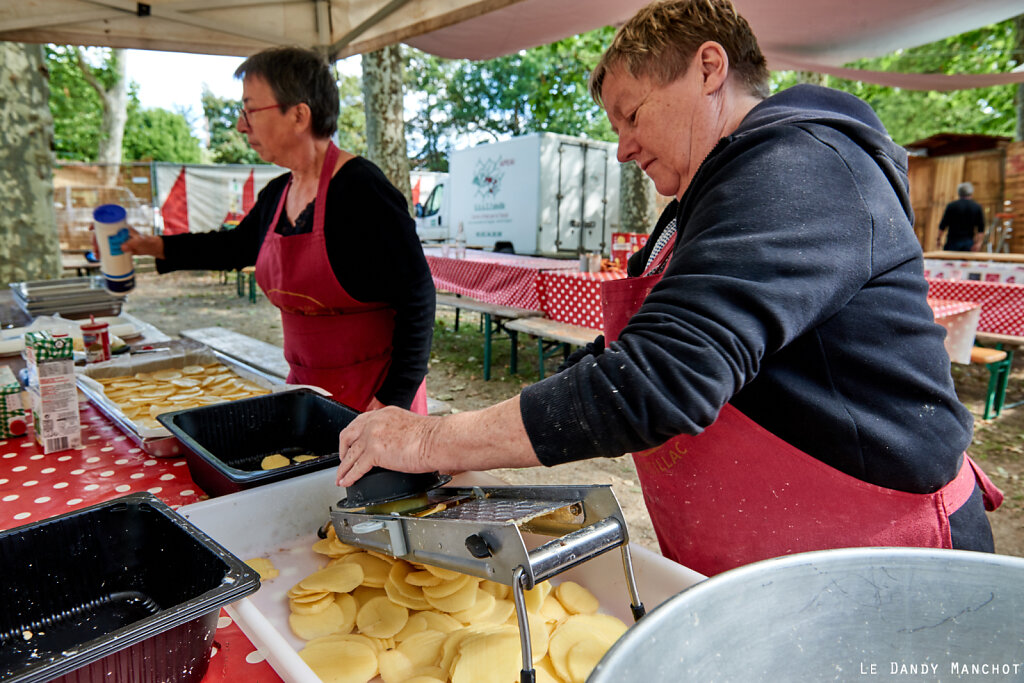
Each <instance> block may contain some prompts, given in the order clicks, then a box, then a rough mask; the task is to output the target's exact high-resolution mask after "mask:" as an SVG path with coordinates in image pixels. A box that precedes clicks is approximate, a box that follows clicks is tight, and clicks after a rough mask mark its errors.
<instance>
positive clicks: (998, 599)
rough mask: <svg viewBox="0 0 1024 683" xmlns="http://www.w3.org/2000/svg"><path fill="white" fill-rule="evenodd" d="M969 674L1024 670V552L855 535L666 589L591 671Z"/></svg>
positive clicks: (829, 676)
mask: <svg viewBox="0 0 1024 683" xmlns="http://www.w3.org/2000/svg"><path fill="white" fill-rule="evenodd" d="M960 677H963V678H964V679H966V680H982V679H984V680H1016V681H1019V680H1024V558H1019V557H1009V556H1006V555H990V554H987V553H974V552H967V551H959V550H932V549H921V548H849V549H842V550H825V551H818V552H812V553H801V554H798V555H789V556H786V557H782V558H777V559H772V560H765V561H763V562H757V563H754V564H750V565H747V566H744V567H740V568H738V569H734V570H732V571H729V572H725V573H723V574H719V575H718V576H715V577H712V578H710V579H708V580H706V581H702V582H701V583H698V584H696V585H694V586H693V587H691V588H688V589H687V590H685V591H683V592H682V593H679V594H678V595H676V596H675V597H672V598H670V599H669V600H667V601H666V602H665V603H663V604H662V605H660V606H659V607H658V608H657V609H655V610H653V611H652V612H651V613H650V614H648V615H647V616H646V617H644V618H643V619H641V620H640V621H639V622H638V623H637V624H636V625H635V626H633V627H632V628H631V629H630V630H629V631H627V632H626V633H625V635H623V637H622V638H621V639H620V640H619V641H618V642H617V643H616V644H615V645H614V646H613V647H612V649H611V650H609V651H608V653H607V654H606V655H605V657H604V659H602V660H601V662H600V664H598V666H597V668H595V669H594V671H593V673H592V674H591V676H590V678H588V679H587V681H588V683H610V682H613V681H614V682H615V683H620V682H621V681H644V682H645V683H654V682H655V681H702V682H706V681H743V682H744V683H749V681H825V680H839V681H848V680H856V679H865V680H868V679H877V678H884V679H886V680H894V681H898V680H918V681H919V680H930V681H934V680H956V679H958V678H960ZM975 677H977V678H975Z"/></svg>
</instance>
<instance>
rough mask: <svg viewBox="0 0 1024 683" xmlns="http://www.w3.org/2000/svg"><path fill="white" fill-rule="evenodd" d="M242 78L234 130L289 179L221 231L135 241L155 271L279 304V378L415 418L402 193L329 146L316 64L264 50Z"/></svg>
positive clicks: (422, 325)
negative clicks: (220, 276) (234, 276)
mask: <svg viewBox="0 0 1024 683" xmlns="http://www.w3.org/2000/svg"><path fill="white" fill-rule="evenodd" d="M236 76H239V77H244V78H243V97H242V103H243V104H242V106H243V109H242V111H241V113H240V116H239V121H238V130H239V131H240V132H242V133H244V134H245V135H246V136H247V137H248V139H249V143H250V144H251V145H252V147H253V149H255V150H256V151H257V152H259V154H260V155H261V157H262V158H263V159H265V160H266V161H270V162H272V163H276V164H278V165H280V166H284V167H286V168H289V169H290V170H291V173H290V174H286V175H284V176H280V177H278V178H275V179H274V180H272V181H270V183H268V185H267V187H266V188H265V189H264V190H263V191H262V192H261V193H260V195H259V198H258V200H257V201H256V203H255V205H254V206H253V207H252V208H251V210H249V211H248V213H247V214H246V216H245V218H244V219H243V220H242V221H241V223H240V224H239V225H238V227H236V228H234V229H233V230H230V231H226V232H212V233H200V234H183V235H173V236H165V237H146V238H144V237H136V238H134V239H133V240H131V241H129V242H128V243H127V244H126V245H125V246H126V250H130V251H133V252H134V253H151V254H153V255H155V256H157V257H158V261H157V268H158V270H159V271H160V272H166V271H169V270H174V269H179V268H223V269H231V268H242V267H245V266H248V265H253V264H255V266H256V280H257V282H258V283H259V285H260V287H261V288H262V289H263V291H264V293H266V295H267V298H268V299H269V300H270V302H271V303H272V304H274V305H275V306H276V307H277V308H279V309H280V310H281V324H282V330H283V333H284V352H285V358H286V360H287V361H288V364H289V367H290V372H289V375H288V382H289V383H292V384H309V385H314V386H318V387H320V388H323V389H325V390H327V391H329V392H330V393H331V394H332V396H333V397H334V398H335V399H337V400H338V401H340V402H342V403H344V404H346V405H348V406H351V407H352V408H355V409H356V410H359V411H365V410H371V409H375V408H380V407H382V406H384V405H397V406H401V407H403V408H410V409H411V410H413V411H415V412H418V413H421V414H426V389H425V383H424V377H425V375H426V370H427V361H428V358H429V352H430V341H431V337H432V334H433V312H434V296H435V294H434V288H433V281H432V278H431V277H430V271H429V268H428V267H427V264H426V260H425V258H424V257H423V251H422V247H421V246H420V243H419V240H418V238H417V236H416V234H415V228H414V224H413V221H412V219H411V218H410V217H409V213H408V208H407V206H406V202H405V199H404V198H403V197H402V196H401V194H400V193H399V192H398V191H397V190H396V189H395V188H394V187H393V186H391V184H390V183H389V182H388V181H387V180H386V179H385V178H384V176H383V174H382V173H381V172H380V170H379V169H377V168H376V167H375V166H373V165H372V164H371V163H370V162H368V161H366V160H365V159H362V158H359V157H355V156H353V155H352V154H349V153H348V152H342V151H341V150H339V149H338V147H336V146H335V145H334V143H333V142H331V140H330V136H331V135H332V134H333V133H334V131H335V130H336V127H337V114H338V96H337V86H336V84H335V82H334V79H333V77H332V76H331V73H330V68H329V67H328V65H327V63H326V62H325V61H324V60H323V59H322V58H320V57H319V56H318V55H316V54H315V53H312V52H310V51H306V50H300V49H295V48H281V49H274V50H268V51H265V52H262V53H259V54H257V55H254V56H253V57H250V58H249V59H248V60H246V61H245V62H244V63H243V64H242V65H241V66H240V67H239V69H238V71H236Z"/></svg>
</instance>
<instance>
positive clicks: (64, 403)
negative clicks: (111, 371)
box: [25, 330, 82, 453]
mask: <svg viewBox="0 0 1024 683" xmlns="http://www.w3.org/2000/svg"><path fill="white" fill-rule="evenodd" d="M72 348H73V342H72V340H71V337H70V336H68V335H61V334H52V333H50V332H48V331H45V330H41V331H38V332H26V333H25V360H26V367H27V368H28V382H29V384H28V393H29V398H30V400H31V403H32V424H33V426H34V427H35V432H36V440H37V441H38V442H39V444H40V445H41V446H42V447H43V452H44V453H53V452H55V451H63V450H67V449H68V448H78V447H80V446H81V445H82V425H81V422H80V420H79V417H78V389H77V387H76V386H75V366H74V358H73V355H72Z"/></svg>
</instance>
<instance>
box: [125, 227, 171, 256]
mask: <svg viewBox="0 0 1024 683" xmlns="http://www.w3.org/2000/svg"><path fill="white" fill-rule="evenodd" d="M128 232H129V233H130V234H131V237H129V238H128V239H127V240H125V241H124V243H123V244H122V245H121V251H123V252H124V253H126V254H132V255H133V256H155V257H156V258H158V259H162V258H163V257H164V238H163V237H160V236H159V235H142V234H140V233H139V232H138V231H137V230H136V229H135V228H128Z"/></svg>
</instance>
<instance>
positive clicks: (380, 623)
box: [356, 597, 409, 638]
mask: <svg viewBox="0 0 1024 683" xmlns="http://www.w3.org/2000/svg"><path fill="white" fill-rule="evenodd" d="M407 621H409V610H408V609H406V608H405V607H402V606H401V605H396V604H395V603H393V602H391V600H389V599H388V598H387V597H383V598H373V599H372V600H370V601H368V602H367V603H366V604H365V605H363V606H362V607H360V608H359V612H358V613H357V614H356V626H357V627H359V631H360V632H361V633H364V634H366V635H368V636H373V637H374V638H390V637H392V636H394V635H395V634H396V633H398V632H399V631H401V630H402V628H404V627H405V624H406V622H407Z"/></svg>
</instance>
